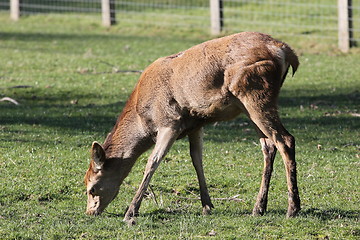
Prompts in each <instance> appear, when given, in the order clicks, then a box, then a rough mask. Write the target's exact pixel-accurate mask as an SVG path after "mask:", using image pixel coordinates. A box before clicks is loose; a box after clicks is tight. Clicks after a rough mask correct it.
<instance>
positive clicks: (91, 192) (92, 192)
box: [89, 187, 95, 195]
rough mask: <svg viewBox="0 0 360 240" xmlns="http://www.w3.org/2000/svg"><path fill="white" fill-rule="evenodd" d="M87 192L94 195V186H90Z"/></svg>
mask: <svg viewBox="0 0 360 240" xmlns="http://www.w3.org/2000/svg"><path fill="white" fill-rule="evenodd" d="M89 193H90V194H91V195H95V188H94V187H92V188H90V190H89Z"/></svg>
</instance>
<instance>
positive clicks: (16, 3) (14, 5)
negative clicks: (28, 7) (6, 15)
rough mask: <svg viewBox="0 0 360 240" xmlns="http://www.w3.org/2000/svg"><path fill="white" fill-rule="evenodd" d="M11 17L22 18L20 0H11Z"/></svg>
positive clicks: (14, 18) (15, 19) (13, 18)
mask: <svg viewBox="0 0 360 240" xmlns="http://www.w3.org/2000/svg"><path fill="white" fill-rule="evenodd" d="M10 18H11V19H12V20H14V21H17V20H19V18H20V0H10Z"/></svg>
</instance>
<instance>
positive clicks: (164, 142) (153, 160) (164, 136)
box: [124, 128, 178, 225]
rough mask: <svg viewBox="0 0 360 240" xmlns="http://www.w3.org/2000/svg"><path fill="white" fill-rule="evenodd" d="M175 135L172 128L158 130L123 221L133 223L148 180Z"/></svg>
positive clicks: (175, 132)
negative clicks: (139, 182) (152, 148)
mask: <svg viewBox="0 0 360 240" xmlns="http://www.w3.org/2000/svg"><path fill="white" fill-rule="evenodd" d="M177 136H178V133H177V131H176V130H174V129H173V128H162V129H160V130H159V131H158V135H157V138H156V143H155V147H154V150H153V151H152V153H151V155H150V157H149V159H148V162H147V164H146V168H145V173H144V177H143V180H142V182H141V184H140V186H139V189H138V190H137V192H136V194H135V196H134V198H133V200H132V201H131V203H130V206H129V208H128V210H127V212H126V213H125V217H124V221H125V222H128V223H129V224H131V225H132V224H135V219H134V217H135V216H136V215H138V211H139V208H140V205H141V201H142V199H143V197H144V193H145V191H146V189H147V188H148V186H149V183H150V180H151V178H152V176H153V175H154V172H155V170H156V169H157V167H158V166H159V164H160V162H161V160H162V159H163V158H164V157H165V155H166V154H167V152H168V151H169V149H170V147H171V146H172V144H173V143H174V141H175V140H176V138H177Z"/></svg>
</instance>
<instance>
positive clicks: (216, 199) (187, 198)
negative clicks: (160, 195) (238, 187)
mask: <svg viewBox="0 0 360 240" xmlns="http://www.w3.org/2000/svg"><path fill="white" fill-rule="evenodd" d="M238 196H240V195H239V194H238V195H235V196H233V197H228V198H211V199H212V200H214V201H235V202H244V199H241V198H238ZM177 197H178V198H181V199H186V200H194V201H198V200H201V198H200V197H196V198H193V197H182V196H177Z"/></svg>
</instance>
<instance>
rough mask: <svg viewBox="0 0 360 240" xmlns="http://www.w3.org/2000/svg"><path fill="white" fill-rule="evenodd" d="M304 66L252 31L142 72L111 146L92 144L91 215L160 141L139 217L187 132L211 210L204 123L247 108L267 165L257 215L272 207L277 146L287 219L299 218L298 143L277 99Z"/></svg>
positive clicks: (132, 207)
mask: <svg viewBox="0 0 360 240" xmlns="http://www.w3.org/2000/svg"><path fill="white" fill-rule="evenodd" d="M298 65H299V62H298V58H297V56H296V55H295V53H294V51H293V50H292V49H291V48H290V47H289V46H288V45H287V44H285V43H283V42H280V41H277V40H275V39H273V38H271V37H270V36H268V35H265V34H261V33H251V32H245V33H239V34H234V35H231V36H227V37H223V38H219V39H214V40H211V41H207V42H204V43H202V44H199V45H196V46H194V47H192V48H190V49H188V50H186V51H183V52H180V53H177V54H174V55H171V56H168V57H163V58H160V59H158V60H156V61H155V62H154V63H152V64H151V65H150V66H149V67H148V68H147V69H146V70H145V71H144V72H143V74H142V75H141V77H140V79H139V81H138V83H137V85H136V87H135V89H134V91H133V93H132V94H131V96H130V98H129V100H128V102H127V104H126V105H125V107H124V109H123V112H122V114H121V115H120V116H119V118H118V121H117V123H116V125H115V126H114V128H113V130H112V131H111V133H110V134H109V135H108V137H107V138H106V140H105V142H104V144H103V145H102V146H101V145H99V144H97V143H94V144H93V148H92V152H93V154H92V155H93V157H92V158H93V160H92V162H91V164H90V167H89V169H88V171H87V173H86V177H85V183H86V185H87V191H88V210H87V212H88V213H89V214H99V213H101V212H102V211H103V210H104V208H105V207H106V206H107V205H108V204H109V202H111V200H112V199H113V198H114V197H115V196H116V194H117V192H118V189H119V186H120V184H121V183H122V181H123V180H124V178H125V177H126V176H127V175H128V173H129V172H130V170H131V168H132V166H133V165H134V163H135V160H136V159H137V158H138V157H139V156H140V155H141V154H142V153H143V152H144V151H146V150H147V149H149V148H150V147H151V146H152V145H153V144H154V143H155V148H154V150H153V151H152V154H151V155H150V157H149V160H148V164H147V166H146V169H145V174H144V179H143V181H142V183H141V185H140V187H139V190H138V192H137V193H136V195H135V197H134V199H133V201H132V203H131V205H130V207H129V210H128V211H127V213H126V215H125V220H126V221H128V222H132V221H133V217H134V216H135V215H136V213H137V211H138V209H139V207H140V203H141V200H142V197H143V194H144V192H145V190H146V188H147V186H148V184H149V182H150V179H151V177H152V175H153V173H154V171H155V170H156V168H157V166H158V165H159V163H160V162H161V159H163V157H164V156H165V155H166V153H167V151H168V150H169V148H170V147H171V145H172V143H173V142H174V141H175V140H176V139H178V138H182V137H184V136H188V137H189V141H190V150H191V157H192V160H193V163H194V166H195V169H196V172H197V175H198V178H199V184H200V190H201V199H202V204H203V207H204V212H205V213H207V212H209V210H210V209H211V208H212V206H213V205H212V203H211V201H210V197H209V195H208V191H207V187H206V183H205V178H204V173H203V169H202V154H201V152H202V126H203V125H205V124H207V123H211V122H216V121H226V120H230V119H232V118H234V117H236V116H237V115H238V114H240V113H241V112H243V113H245V114H246V115H247V116H248V117H249V118H250V119H251V120H252V121H253V122H254V124H255V127H256V130H257V132H258V134H259V137H260V143H261V146H262V150H263V154H264V163H265V166H264V173H263V179H262V183H261V187H260V191H259V195H258V199H257V202H256V204H255V207H254V211H253V214H254V215H259V214H263V213H264V212H265V210H266V204H267V192H268V187H269V182H270V176H271V172H272V164H273V159H274V156H275V153H276V150H277V149H278V150H279V151H280V153H281V155H282V157H283V159H284V162H285V166H286V170H287V182H288V190H289V208H288V216H294V215H296V213H297V212H298V211H299V210H300V199H299V196H298V190H297V183H296V163H295V151H294V149H295V142H294V138H293V137H292V136H291V135H290V134H289V133H288V132H287V131H286V129H285V128H284V127H283V126H282V124H281V122H280V119H279V116H278V113H277V98H278V95H279V91H280V88H281V86H282V84H283V82H284V79H285V77H286V73H287V71H288V68H289V66H291V67H292V69H293V73H295V71H296V70H297V68H298ZM269 149H270V150H269ZM219 174H221V173H219ZM97 189H101V191H100V190H98V191H96V190H97ZM94 191H95V192H94ZM94 199H95V200H94Z"/></svg>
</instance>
